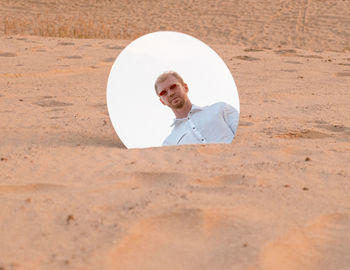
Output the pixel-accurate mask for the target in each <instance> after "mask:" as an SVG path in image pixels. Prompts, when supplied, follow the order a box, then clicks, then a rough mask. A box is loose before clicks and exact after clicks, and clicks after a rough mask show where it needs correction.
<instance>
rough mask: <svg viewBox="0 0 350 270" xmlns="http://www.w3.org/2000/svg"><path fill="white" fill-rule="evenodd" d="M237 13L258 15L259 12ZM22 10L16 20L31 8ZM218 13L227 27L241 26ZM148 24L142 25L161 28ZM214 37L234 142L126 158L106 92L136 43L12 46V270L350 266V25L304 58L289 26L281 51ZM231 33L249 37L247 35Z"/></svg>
mask: <svg viewBox="0 0 350 270" xmlns="http://www.w3.org/2000/svg"><path fill="white" fill-rule="evenodd" d="M235 2H236V3H237V7H241V8H243V9H246V10H250V11H251V9H250V8H249V7H250V5H251V4H250V3H252V2H253V1H246V2H245V1H235ZM276 2H277V1H276ZM299 2H300V3H307V4H308V11H307V12H308V13H307V14H314V13H316V12H317V9H316V7H317V8H318V10H321V9H324V10H327V11H325V12H326V13H327V12H331V11H332V8H333V9H334V8H337V9H336V10H333V11H332V12H333V15H334V16H336V14H339V21H341V22H343V23H344V22H347V25H348V22H349V14H348V11H347V10H345V9H344V7H347V6H349V1H339V2H338V1H337V2H336V3H337V4H334V5H333V6H332V7H329V8H328V9H326V8H325V7H326V6H327V5H328V4H329V3H330V1H305V2H303V1H299ZM9 3H11V1H8V3H6V2H4V4H3V2H2V6H3V7H4V8H3V9H4V10H6V12H10V13H11V12H12V11H11V10H12V9H14V8H15V7H16V6H17V7H18V5H22V6H24V3H23V2H22V1H16V2H14V4H11V6H10V4H9ZM40 3H43V2H37V4H36V5H35V6H34V7H33V9H31V10H29V11H28V12H26V13H27V14H30V13H31V12H36V11H37V10H39V11H40V10H41V9H40V5H39V4H40ZM48 3H51V2H50V1H48ZM59 3H60V6H62V5H64V4H66V2H65V1H59ZM72 3H73V2H72ZM150 3H153V4H154V3H155V2H150ZM193 3H194V4H196V5H197V6H198V5H199V4H198V3H197V2H193ZM223 3H226V4H227V5H229V2H223ZM264 3H265V2H264V1H260V2H259V4H257V8H258V7H259V8H260V9H261V8H262V7H261V6H260V5H263V4H264ZM266 3H267V2H266ZM266 3H265V5H267V4H266ZM288 3H289V4H283V5H282V7H284V9H283V10H284V12H285V14H290V18H294V17H293V16H295V15H296V13H295V12H294V9H293V7H295V5H294V4H293V3H292V2H291V1H290V2H288ZM167 4H168V7H175V6H176V5H175V4H172V3H169V2H168V3H167V2H164V5H165V6H166V5H167ZM67 5H68V4H67ZM67 5H66V6H67ZM105 5H106V4H105ZM123 5H126V2H123ZM133 5H134V4H130V6H133ZM205 5H207V6H210V4H204V7H205ZM213 5H214V7H213V8H208V7H206V8H207V10H206V12H207V13H210V14H214V15H212V18H217V17H220V16H221V17H224V18H230V16H226V17H225V16H224V15H225V14H227V13H224V10H223V7H222V6H219V5H218V6H217V5H216V4H213ZM267 7H269V6H267ZM45 8H46V7H45V6H44V5H43V7H42V10H45ZM248 8H249V9H248ZM288 8H289V10H288ZM260 9H258V10H260ZM266 9H267V10H268V8H266ZM82 10H83V9H82ZM165 10H166V12H169V10H170V8H169V10H168V9H165ZM24 11H25V10H24ZM199 11H200V12H204V11H205V9H204V8H203V9H199ZM43 12H44V11H43ZM53 12H54V11H53ZM120 12H121V11H120ZM138 12H140V11H135V13H132V14H130V15H129V16H131V19H130V20H133V21H135V22H138V21H139V20H141V21H142V20H145V18H147V12H148V13H149V14H150V15H151V11H147V12H146V13H145V16H144V17H141V19H139V18H140V17H138V16H137V14H138ZM157 12H158V13H156V15H157V14H158V16H156V15H154V17H157V18H158V17H159V20H161V21H162V22H163V20H164V18H161V16H160V15H161V14H159V12H160V11H157ZM227 12H229V10H227ZM259 12H260V11H259ZM288 12H290V13H288ZM11 14H12V16H17V15H16V13H11ZM120 14H124V17H123V18H126V15H125V14H126V13H125V11H124V13H122V12H121V13H120ZM166 14H170V15H171V16H174V17H173V18H174V19H176V23H174V24H171V23H170V22H169V25H170V26H172V29H169V30H186V27H188V26H187V25H186V20H189V21H190V22H193V21H194V20H193V18H189V17H188V16H185V15H184V14H182V15H181V14H177V13H176V12H175V13H172V12H170V13H166ZM185 14H186V13H185ZM248 14H249V13H248ZM259 14H260V16H263V14H262V13H259ZM293 14H294V15H293ZM327 14H328V13H327ZM68 15H69V14H67V16H68ZM107 15H108V14H107ZM170 15H168V16H170ZM292 15H293V16H292ZM181 16H182V17H181ZM195 16H196V15H194V17H195ZM245 16H247V17H249V16H248V15H245ZM266 16H267V15H266ZM327 16H328V15H327ZM106 17H108V16H106ZM168 18H169V17H168ZM294 19H295V18H294ZM306 19H310V18H309V17H306ZM126 20H127V19H126ZM310 20H311V19H310ZM333 20H337V19H334V18H333V17H323V18H322V20H321V19H320V20H319V21H320V25H321V26H323V25H326V26H329V27H330V26H331V25H332V23H333ZM182 21H183V22H182ZM294 21H295V20H294ZM321 21H322V24H321ZM144 22H145V21H142V23H144ZM223 23H225V22H223ZM289 23H290V24H292V23H293V20H292V19H291V20H290V22H289ZM156 24H157V21H155V22H154V25H151V26H146V25H143V24H141V26H140V28H139V29H141V30H140V31H141V32H142V31H143V29H144V28H143V27H150V28H152V27H153V26H154V27H155V28H157V26H156ZM286 24H287V25H288V23H287V22H286ZM205 25H211V23H210V21H205V22H204V21H201V22H198V28H199V30H198V33H199V34H198V35H196V36H200V35H202V38H201V39H202V40H205V41H209V45H210V46H211V47H212V48H213V49H215V50H216V51H217V52H218V54H219V55H220V56H221V57H222V58H223V59H224V60H225V62H226V63H227V65H228V66H229V68H230V70H231V72H232V74H233V76H234V78H235V81H236V84H237V87H238V91H239V94H240V101H241V119H240V125H239V128H238V133H237V136H236V138H235V140H234V142H233V143H232V144H231V145H188V146H178V147H164V148H150V149H133V150H127V149H125V148H124V147H123V145H122V143H121V142H120V141H119V139H118V137H117V135H116V134H115V132H114V130H113V128H112V126H111V123H110V120H109V118H108V112H107V107H106V100H105V89H106V84H107V78H108V74H109V70H110V68H111V65H112V63H113V61H114V59H115V57H116V56H117V55H118V54H119V53H120V51H121V50H122V49H123V48H124V47H125V46H126V45H127V44H128V42H130V40H123V39H118V40H102V39H100V40H98V39H89V40H87V39H69V38H57V37H34V36H3V37H0V130H1V140H0V181H1V182H0V206H1V207H0V242H1V245H0V269H1V270H3V269H5V270H9V269H106V270H109V269H127V270H128V269H131V270H133V269H135V270H136V269H147V270H148V269H152V270H153V269H155V270H157V269H171V270H173V269H176V270H177V269H210V270H212V269H245V270H248V269H249V270H253V269H254V270H255V269H257V270H260V269H261V270H262V269H264V270H274V269H276V270H277V269H287V270H296V269H321V270H322V269H324V270H326V269H327V270H328V269H341V270H344V269H350V256H349V254H350V196H349V192H350V183H349V178H350V177H349V176H350V168H349V162H350V155H349V154H350V118H349V116H350V94H349V85H350V55H349V52H348V50H346V46H348V45H346V44H348V42H349V38H348V36H346V34H347V33H348V31H349V29H350V28H346V27H343V28H341V26H340V24H337V32H335V33H334V36H332V35H331V34H330V33H331V32H327V31H328V30H327V29H328V28H327V27H325V28H322V27H320V28H319V32H320V34H319V39H320V40H323V41H324V42H323V43H322V42H320V43H317V42H316V41H314V42H311V41H310V42H311V43H305V46H304V47H303V49H298V48H296V47H297V45H296V44H295V43H293V42H294V40H289V39H286V38H285V36H284V34H286V35H288V33H287V32H285V31H282V30H281V29H280V28H279V25H278V23H274V22H272V23H271V25H272V26H273V27H272V28H271V29H276V31H275V32H273V35H272V36H268V38H271V41H269V40H268V39H266V44H268V46H269V48H263V47H265V45H264V46H256V44H255V43H254V42H253V41H246V42H247V44H246V45H244V44H242V43H241V40H240V39H239V38H237V37H236V36H235V35H230V36H228V37H227V39H232V43H234V44H236V45H230V44H231V41H229V42H226V41H225V37H224V36H225V35H222V36H216V35H219V34H217V33H216V30H215V29H216V28H215V27H219V28H217V29H218V30H217V31H218V33H219V32H220V31H221V29H222V28H221V25H219V26H215V24H213V25H211V26H210V27H212V28H211V29H212V31H211V32H208V35H207V36H205V35H206V34H205V33H203V32H201V30H200V29H204V28H205V27H204V26H205ZM224 25H226V26H227V27H229V28H234V29H235V31H237V32H239V31H241V34H242V35H243V34H244V33H245V32H246V31H245V30H246V28H244V25H245V24H244V22H242V24H232V25H231V24H229V22H226V24H224ZM294 26H295V25H294ZM177 27H178V28H177ZM181 27H182V28H181ZM239 27H241V28H239ZM309 27H311V26H310V25H309ZM145 29H146V28H145ZM278 29H280V30H278ZM250 30H251V31H253V32H254V31H255V33H256V36H258V35H259V33H260V30H259V28H257V27H255V26H254V25H252V26H251V28H250ZM277 30H278V31H277ZM133 31H134V32H135V33H136V32H137V29H134V28H131V30H130V32H133ZM193 31H196V30H193ZM338 32H339V33H344V35H339V36H337V34H336V33H338ZM192 33H193V32H192ZM342 36H343V37H344V40H346V41H345V43H346V44H345V43H343V41H344V40H343V41H342V39H341V38H340V37H342ZM336 37H339V39H337V38H336ZM310 39H312V36H311V35H310ZM274 40H276V41H278V42H277V43H276V42H275V41H274ZM305 40H306V39H305ZM225 42H226V43H225ZM250 42H252V43H250ZM283 42H287V43H283ZM289 42H290V43H289ZM327 42H328V43H327ZM262 43H263V44H265V43H264V41H262ZM259 44H260V43H259ZM283 44H285V45H283ZM307 44H308V45H307ZM344 44H345V45H346V46H345V45H344ZM257 47H259V48H260V50H257ZM330 47H334V48H335V50H336V51H330V50H329V49H330Z"/></svg>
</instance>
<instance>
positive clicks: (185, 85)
mask: <svg viewBox="0 0 350 270" xmlns="http://www.w3.org/2000/svg"><path fill="white" fill-rule="evenodd" d="M184 87H185V89H186V92H188V86H187V84H186V83H184Z"/></svg>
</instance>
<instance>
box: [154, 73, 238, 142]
mask: <svg viewBox="0 0 350 270" xmlns="http://www.w3.org/2000/svg"><path fill="white" fill-rule="evenodd" d="M154 88H155V90H156V93H157V95H158V97H159V100H160V102H162V103H163V104H164V105H165V106H168V107H169V108H170V109H171V110H172V111H173V112H174V114H175V117H176V118H175V119H174V122H173V124H172V125H171V126H173V129H172V131H171V133H170V135H169V136H168V137H167V138H166V139H165V140H164V142H163V144H162V145H163V146H165V145H178V144H203V143H231V142H232V140H233V138H234V136H235V132H236V129H237V126H238V120H239V113H238V111H237V110H236V109H235V108H233V107H232V106H231V105H229V104H226V103H224V102H218V103H215V104H213V105H210V106H206V107H199V106H196V105H194V104H192V103H191V101H190V99H189V98H188V95H187V94H188V91H189V90H188V86H187V84H186V83H185V82H184V81H183V79H182V78H181V76H180V75H179V74H177V73H176V72H174V71H169V72H165V73H163V74H161V75H160V76H159V77H158V78H157V80H156V82H155V85H154Z"/></svg>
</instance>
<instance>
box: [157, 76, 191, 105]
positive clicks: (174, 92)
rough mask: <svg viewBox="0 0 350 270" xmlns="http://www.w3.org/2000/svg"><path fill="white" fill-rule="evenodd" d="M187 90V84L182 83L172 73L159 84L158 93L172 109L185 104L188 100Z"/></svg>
mask: <svg viewBox="0 0 350 270" xmlns="http://www.w3.org/2000/svg"><path fill="white" fill-rule="evenodd" d="M187 92H188V87H187V84H181V83H180V82H179V81H178V79H177V78H176V77H174V76H172V75H170V76H168V77H167V78H166V79H165V80H164V81H162V82H160V83H158V84H157V94H158V96H159V99H160V101H161V102H162V103H163V104H164V105H166V106H168V107H170V108H171V109H180V108H182V107H183V106H184V105H185V102H186V100H188V97H187Z"/></svg>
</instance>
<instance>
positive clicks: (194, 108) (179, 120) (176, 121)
mask: <svg viewBox="0 0 350 270" xmlns="http://www.w3.org/2000/svg"><path fill="white" fill-rule="evenodd" d="M201 110H203V108H202V107H200V106H197V105H195V104H192V107H191V110H190V112H189V113H188V115H189V114H192V113H195V112H199V111H201ZM188 115H187V117H188ZM187 117H185V118H174V120H173V123H172V124H171V125H170V127H172V126H174V125H178V124H180V123H182V122H184V121H186V119H187Z"/></svg>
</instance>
